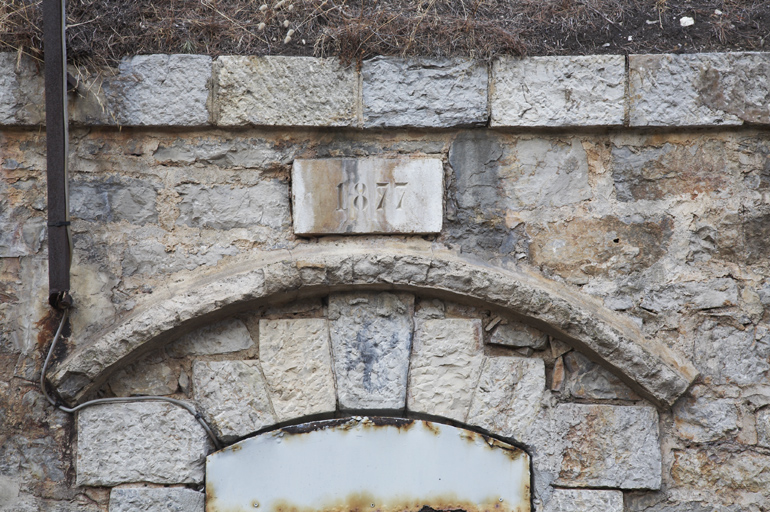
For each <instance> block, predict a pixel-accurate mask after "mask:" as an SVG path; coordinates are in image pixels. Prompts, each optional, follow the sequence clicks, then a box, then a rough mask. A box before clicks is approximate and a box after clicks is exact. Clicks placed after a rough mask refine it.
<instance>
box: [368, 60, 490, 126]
mask: <svg viewBox="0 0 770 512" xmlns="http://www.w3.org/2000/svg"><path fill="white" fill-rule="evenodd" d="M361 74H362V84H363V85H362V88H363V89H362V94H363V114H364V128H388V127H399V126H413V127H421V128H449V127H453V126H484V125H486V124H487V120H488V117H489V114H488V112H487V89H488V79H489V75H488V73H487V66H486V65H485V64H484V63H483V62H481V61H476V60H472V59H429V58H411V59H399V58H393V57H376V58H374V59H370V60H367V61H364V63H363V67H362V70H361Z"/></svg>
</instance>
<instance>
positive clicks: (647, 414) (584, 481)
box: [553, 404, 661, 489]
mask: <svg viewBox="0 0 770 512" xmlns="http://www.w3.org/2000/svg"><path fill="white" fill-rule="evenodd" d="M553 418H554V421H555V423H556V430H555V432H558V434H557V436H558V437H559V439H558V440H554V442H556V443H558V444H561V446H562V447H563V448H562V450H561V454H560V457H561V462H560V464H559V472H558V478H557V480H556V484H558V485H560V486H564V487H614V488H619V489H659V488H660V482H661V454H660V441H659V437H658V413H657V411H656V410H655V409H654V408H652V407H638V406H612V405H582V404H562V405H559V406H558V407H556V409H555V412H554V417H553Z"/></svg>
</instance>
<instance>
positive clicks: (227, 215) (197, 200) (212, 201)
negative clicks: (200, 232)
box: [176, 180, 290, 229]
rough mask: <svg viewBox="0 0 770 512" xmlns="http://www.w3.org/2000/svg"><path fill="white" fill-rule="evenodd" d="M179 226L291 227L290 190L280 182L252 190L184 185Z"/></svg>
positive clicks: (223, 186)
mask: <svg viewBox="0 0 770 512" xmlns="http://www.w3.org/2000/svg"><path fill="white" fill-rule="evenodd" d="M176 190H177V192H178V193H179V195H180V196H181V197H182V201H181V202H180V203H179V218H178V219H177V221H176V223H177V224H183V225H187V226H192V227H199V228H212V229H234V228H249V227H254V226H267V227H271V228H276V229H280V228H285V227H286V226H288V225H289V222H290V214H289V190H288V186H287V185H286V183H285V182H283V181H280V180H269V181H260V182H259V183H257V184H256V185H254V186H251V187H248V188H234V187H231V186H229V185H213V186H210V185H190V184H185V185H180V186H178V187H177V189H176Z"/></svg>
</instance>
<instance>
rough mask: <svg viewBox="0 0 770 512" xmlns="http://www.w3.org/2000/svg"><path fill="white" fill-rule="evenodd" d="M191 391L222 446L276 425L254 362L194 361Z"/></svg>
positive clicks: (268, 399) (265, 387)
mask: <svg viewBox="0 0 770 512" xmlns="http://www.w3.org/2000/svg"><path fill="white" fill-rule="evenodd" d="M193 390H194V391H195V401H196V402H198V404H199V405H200V407H201V413H202V414H203V416H204V418H205V419H206V420H207V421H208V424H209V425H210V426H211V427H212V428H213V429H214V431H215V432H216V434H217V437H219V438H220V439H222V440H223V441H225V442H231V441H235V440H236V439H238V438H239V437H243V436H245V435H248V434H251V433H252V432H255V431H257V430H259V429H261V428H263V427H266V426H269V425H272V424H274V423H276V418H275V414H274V413H273V408H272V405H271V404H270V397H269V396H268V392H267V386H266V384H265V380H264V377H262V372H261V371H260V369H259V363H258V362H257V361H196V362H195V364H194V365H193Z"/></svg>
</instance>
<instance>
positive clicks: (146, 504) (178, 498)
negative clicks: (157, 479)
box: [110, 487, 205, 512]
mask: <svg viewBox="0 0 770 512" xmlns="http://www.w3.org/2000/svg"><path fill="white" fill-rule="evenodd" d="M204 505H205V495H204V494H203V493H202V492H198V491H194V490H192V489H185V488H183V487H163V488H158V487H115V488H113V489H112V491H110V512H203V508H204Z"/></svg>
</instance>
